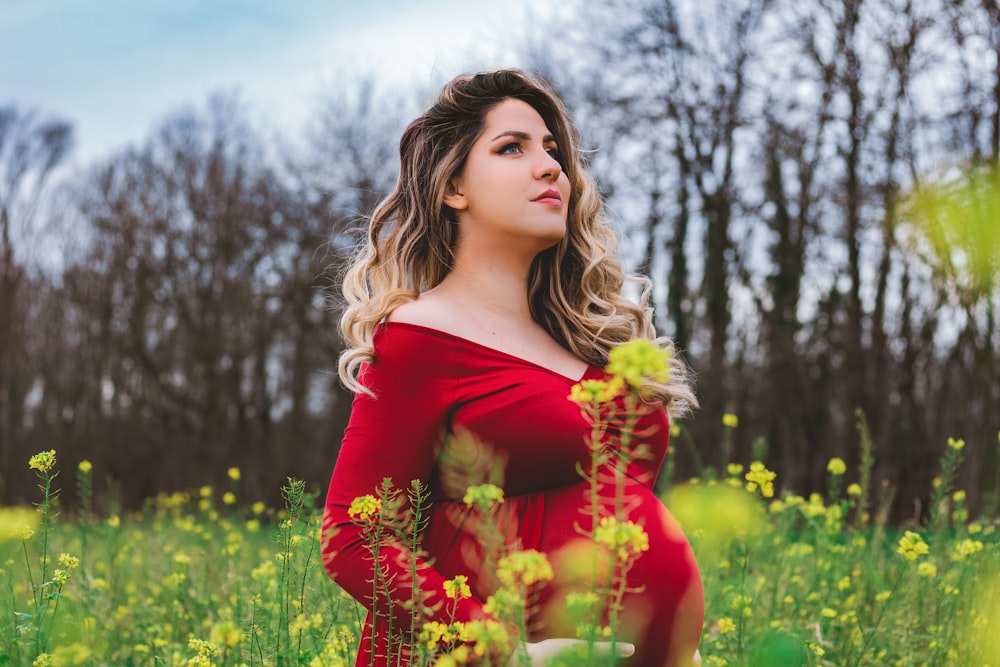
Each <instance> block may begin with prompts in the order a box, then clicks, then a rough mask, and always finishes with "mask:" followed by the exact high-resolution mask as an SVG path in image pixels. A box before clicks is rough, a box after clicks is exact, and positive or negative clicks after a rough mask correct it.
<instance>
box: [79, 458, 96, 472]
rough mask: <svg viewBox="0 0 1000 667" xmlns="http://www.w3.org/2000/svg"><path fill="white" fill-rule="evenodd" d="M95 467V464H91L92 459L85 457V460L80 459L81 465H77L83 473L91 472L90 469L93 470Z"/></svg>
mask: <svg viewBox="0 0 1000 667" xmlns="http://www.w3.org/2000/svg"><path fill="white" fill-rule="evenodd" d="M93 467H94V466H93V465H91V463H90V461H88V460H87V459H84V460H82V461H80V464H79V465H78V466H77V468H78V469H79V470H80V472H82V473H88V472H90V470H91V469H92V468H93Z"/></svg>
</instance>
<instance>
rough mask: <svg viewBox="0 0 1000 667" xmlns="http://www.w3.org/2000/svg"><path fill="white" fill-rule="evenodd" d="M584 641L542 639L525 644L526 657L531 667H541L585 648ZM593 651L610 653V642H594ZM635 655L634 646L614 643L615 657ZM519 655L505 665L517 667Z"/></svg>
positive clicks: (625, 643)
mask: <svg viewBox="0 0 1000 667" xmlns="http://www.w3.org/2000/svg"><path fill="white" fill-rule="evenodd" d="M586 644H587V642H586V641H584V640H582V639H565V638H561V637H560V638H556V639H543V640H542V641H540V642H529V643H528V644H525V649H526V651H527V653H528V657H529V658H531V667H543V665H544V664H545V661H546V660H548V659H549V658H551V657H553V656H557V655H559V654H560V653H562V652H563V651H565V650H567V649H570V648H573V647H574V646H585V645H586ZM594 650H595V651H597V652H598V653H600V654H603V655H607V654H609V653H611V642H594ZM633 653H635V645H634V644H629V643H627V642H615V657H616V658H627V657H629V656H631V655H632V654H633ZM519 657H520V655H519V654H517V653H515V654H514V655H513V656H511V658H510V662H508V663H507V667H518V665H520V664H521V663H520V662H519V660H518V659H519Z"/></svg>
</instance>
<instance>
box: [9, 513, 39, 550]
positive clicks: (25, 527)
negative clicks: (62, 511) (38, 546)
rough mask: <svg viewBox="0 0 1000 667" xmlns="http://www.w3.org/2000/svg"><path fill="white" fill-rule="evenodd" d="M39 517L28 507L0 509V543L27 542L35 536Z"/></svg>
mask: <svg viewBox="0 0 1000 667" xmlns="http://www.w3.org/2000/svg"><path fill="white" fill-rule="evenodd" d="M40 522H41V516H40V515H39V514H38V512H37V511H35V510H34V509H32V508H30V507H2V508H0V542H6V541H7V540H28V539H31V536H32V535H34V534H35V528H37V527H38V524H39V523H40Z"/></svg>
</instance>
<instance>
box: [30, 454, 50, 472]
mask: <svg viewBox="0 0 1000 667" xmlns="http://www.w3.org/2000/svg"><path fill="white" fill-rule="evenodd" d="M55 465H56V450H54V449H50V450H49V451H47V452H39V453H37V454H35V455H34V456H32V457H31V458H30V459H28V467H29V468H31V469H32V470H37V471H38V472H41V473H46V472H48V471H50V470H52V468H53V467H54V466H55Z"/></svg>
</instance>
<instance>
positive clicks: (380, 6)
mask: <svg viewBox="0 0 1000 667" xmlns="http://www.w3.org/2000/svg"><path fill="white" fill-rule="evenodd" d="M538 4H540V3H529V0H506V1H503V0H501V1H487V0H424V1H420V0H409V1H406V0H285V1H284V2H281V1H279V0H0V105H8V104H14V105H15V106H17V107H18V108H19V109H21V110H23V111H26V110H35V111H37V112H39V113H41V114H43V115H46V116H54V117H58V118H62V119H65V120H68V121H70V122H72V123H73V124H74V126H75V130H76V148H75V157H74V161H77V162H89V161H92V160H95V159H99V158H101V157H104V156H108V155H110V154H111V153H113V152H114V151H115V150H117V149H120V148H123V147H124V146H125V145H127V144H129V143H138V142H141V141H142V140H143V139H144V138H145V137H146V136H147V135H148V134H149V133H150V132H151V131H152V130H153V128H154V127H156V125H157V124H158V122H160V121H161V120H162V119H163V118H165V117H166V116H167V115H169V114H170V113H171V112H173V111H175V110H176V109H178V108H179V107H182V106H184V105H189V104H194V105H201V104H202V103H204V102H205V100H207V99H208V97H209V95H210V94H211V93H213V92H217V91H233V90H237V91H239V93H240V96H241V98H242V99H243V100H244V101H246V102H247V103H248V104H249V107H250V112H251V115H252V117H256V118H257V119H258V120H261V121H263V122H265V123H267V124H269V125H271V126H274V127H277V128H280V129H282V130H284V131H288V132H289V133H290V134H293V135H294V134H295V133H296V132H297V131H298V130H300V129H301V127H302V125H303V123H305V122H306V120H307V119H308V117H309V115H310V113H311V112H312V111H314V110H315V109H316V108H317V107H318V104H319V102H320V100H321V98H322V96H323V95H324V93H329V92H330V91H331V89H332V88H333V87H335V86H336V83H337V81H339V80H342V79H344V78H349V77H353V76H357V75H365V74H371V75H373V76H375V77H376V79H377V80H378V81H379V82H380V83H382V82H389V83H390V84H392V85H395V83H396V82H398V84H399V85H401V86H405V85H413V86H414V87H418V86H419V87H420V88H426V87H427V86H428V85H430V86H438V85H440V84H442V83H443V82H445V81H446V80H448V79H450V78H451V77H452V76H454V75H455V74H458V73H460V72H463V71H468V70H470V69H479V68H482V67H492V66H509V65H513V66H517V65H519V64H520V63H518V62H517V59H516V52H517V47H518V44H519V43H520V37H521V35H523V34H524V33H525V31H526V30H527V31H532V30H535V31H536V32H537V29H538V27H539V24H541V23H543V22H544V20H545V19H543V18H541V17H540V15H539V13H538V12H539V11H543V12H545V11H546V10H539V9H537V8H536V5H538Z"/></svg>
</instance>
